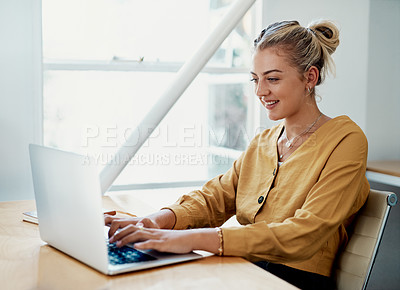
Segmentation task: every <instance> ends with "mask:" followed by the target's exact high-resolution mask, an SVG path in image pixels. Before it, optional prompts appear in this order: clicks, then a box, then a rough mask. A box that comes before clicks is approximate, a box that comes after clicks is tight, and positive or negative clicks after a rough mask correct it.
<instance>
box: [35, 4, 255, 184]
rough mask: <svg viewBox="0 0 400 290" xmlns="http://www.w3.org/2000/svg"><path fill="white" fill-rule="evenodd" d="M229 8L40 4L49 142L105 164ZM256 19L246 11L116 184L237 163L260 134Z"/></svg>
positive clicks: (207, 174)
mask: <svg viewBox="0 0 400 290" xmlns="http://www.w3.org/2000/svg"><path fill="white" fill-rule="evenodd" d="M232 2H233V1H229V0H226V1H224V0H210V1H205V0H204V1H203V0H202V1H194V0H169V1H165V0H151V1H140V0H70V1H62V0H43V67H44V78H43V79H44V88H43V91H44V93H43V104H44V105H43V106H44V108H43V109H44V120H43V122H44V124H43V127H44V133H43V135H44V144H45V145H48V146H53V147H57V148H61V149H64V150H68V151H74V152H77V153H80V154H87V155H91V156H93V157H94V159H95V160H96V162H97V164H98V165H99V169H101V168H102V167H103V166H105V165H106V164H107V162H109V161H111V160H112V158H113V156H114V154H115V152H116V151H117V149H118V147H119V146H121V145H122V144H124V142H125V140H126V138H127V136H129V134H130V132H131V131H132V130H134V129H135V127H136V125H137V124H138V122H139V121H140V120H141V119H142V118H143V117H144V116H145V115H146V113H147V112H148V111H149V110H150V108H151V107H152V105H153V104H154V103H155V102H157V100H158V97H160V95H161V94H162V93H163V92H164V90H165V89H166V88H167V86H168V85H169V84H170V83H171V82H172V80H173V77H174V75H175V73H176V72H177V71H178V70H179V68H180V67H181V66H182V65H183V64H184V62H185V61H186V60H187V59H189V58H190V57H191V54H192V53H194V52H195V51H196V48H197V47H198V46H199V45H200V44H201V43H202V41H203V40H204V39H205V38H206V36H207V35H208V33H209V32H210V31H211V30H212V29H213V27H215V26H216V24H218V22H219V20H220V18H221V16H222V15H223V14H224V13H225V12H226V10H227V9H228V8H229V5H230V4H231V3H232ZM177 7H179V9H177ZM253 22H254V17H252V14H251V12H249V13H247V14H246V16H245V17H244V18H243V20H242V21H241V23H240V24H239V25H238V26H237V28H236V29H235V30H234V31H233V32H232V33H231V35H230V37H229V38H227V39H226V41H225V42H224V43H223V44H222V45H221V47H220V48H219V49H218V51H217V52H216V53H215V55H214V56H213V57H212V59H211V60H210V61H209V62H208V64H207V66H206V67H205V68H204V69H203V71H202V72H201V73H200V74H199V75H198V76H197V78H196V79H195V80H194V81H193V83H192V84H191V85H190V87H189V88H188V89H187V90H186V92H185V93H184V94H183V95H182V97H181V98H180V99H179V101H178V102H177V103H176V104H175V106H174V107H173V108H172V109H171V111H170V112H169V113H168V115H167V116H166V117H165V118H164V120H163V121H162V123H161V124H160V126H159V127H158V128H156V129H155V131H154V132H153V134H152V136H151V137H150V138H149V139H148V140H147V141H146V143H145V144H144V145H143V146H142V148H141V149H140V150H139V151H138V153H137V154H136V155H135V157H134V158H133V159H132V160H131V162H130V163H129V164H128V166H127V167H126V168H125V169H124V171H123V172H122V173H121V175H120V176H119V177H118V179H117V180H116V182H115V183H114V184H135V183H160V182H171V181H179V182H182V181H183V182H189V181H195V180H199V181H202V180H206V179H209V178H211V177H214V176H215V175H216V174H219V173H223V172H225V171H226V170H227V169H228V168H229V167H230V166H231V163H232V162H233V160H234V159H236V158H237V157H238V155H239V154H240V152H241V151H242V150H244V149H245V147H246V146H247V144H248V142H249V140H250V139H251V138H252V136H253V135H254V132H255V130H254V127H255V126H254V123H255V122H254V120H253V116H255V115H256V114H253V111H254V107H255V106H254V99H255V98H253V97H252V94H253V93H252V92H251V87H250V84H249V81H248V80H249V76H248V69H249V64H250V60H251V43H252V39H253V35H254V33H253V31H252V30H253V29H252V27H253V26H254V25H253Z"/></svg>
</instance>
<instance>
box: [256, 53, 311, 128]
mask: <svg viewBox="0 0 400 290" xmlns="http://www.w3.org/2000/svg"><path fill="white" fill-rule="evenodd" d="M251 75H252V81H253V82H254V84H255V93H256V95H257V96H258V97H259V99H260V101H261V103H262V104H263V106H264V107H265V108H266V109H267V111H268V116H269V118H270V119H271V120H274V121H275V120H280V119H283V118H286V119H287V118H294V119H296V118H298V117H301V114H302V113H303V112H304V110H305V109H306V107H307V106H306V105H307V103H309V101H308V100H310V99H311V98H310V97H309V96H308V94H307V86H306V85H307V82H306V80H305V78H304V77H303V75H301V74H300V73H299V72H298V71H297V70H296V69H295V68H294V67H292V66H291V65H290V64H289V63H288V61H287V60H286V58H285V56H284V55H278V54H277V53H276V50H275V49H273V48H272V49H271V48H267V49H264V50H261V51H256V52H255V53H254V55H253V69H252V72H251ZM307 97H308V98H307Z"/></svg>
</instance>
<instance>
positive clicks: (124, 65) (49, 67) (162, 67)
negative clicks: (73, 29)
mask: <svg viewBox="0 0 400 290" xmlns="http://www.w3.org/2000/svg"><path fill="white" fill-rule="evenodd" d="M249 11H250V13H251V14H252V28H251V29H252V32H254V31H258V30H259V27H260V26H261V25H260V24H261V13H262V11H263V9H261V3H260V2H259V1H258V2H256V3H255V4H254V5H253V7H252V8H251V9H250V10H249ZM183 65H184V63H183V62H161V61H160V62H151V61H143V59H138V60H135V59H121V58H118V57H113V59H111V60H110V61H107V60H59V59H49V58H42V76H43V75H44V74H45V73H46V72H48V71H104V72H107V71H115V72H118V71H131V72H169V73H176V72H178V71H179V69H180V68H181V67H182V66H183ZM202 73H206V74H214V75H232V76H233V75H239V74H248V73H249V72H248V69H247V68H242V67H224V66H218V65H208V64H207V65H206V66H205V67H204V68H203V69H202V70H201V72H200V74H202ZM217 82H218V81H217ZM249 83H250V82H249ZM43 85H44V84H43ZM248 89H249V93H248V95H249V96H251V95H253V93H252V92H250V84H249V86H248ZM43 92H44V88H43V89H42V92H41V100H40V111H41V112H43V106H44V99H43ZM262 115H263V114H262V113H260V106H259V105H258V103H257V100H256V98H249V102H248V108H247V120H246V121H247V122H246V124H247V126H246V130H247V132H252V133H256V132H257V130H258V129H259V128H260V118H261V117H262ZM43 123H44V117H43V114H41V120H40V124H41V139H42V143H43V141H44V126H43ZM249 137H252V136H249ZM208 150H209V151H210V152H212V153H213V154H217V155H224V156H228V157H229V158H232V159H237V158H238V157H239V156H240V154H241V153H242V151H240V150H234V149H231V148H226V147H222V146H210V147H209V148H208ZM206 181H207V180H202V179H199V180H190V181H178V182H151V183H130V184H121V185H112V186H111V188H110V189H109V191H120V190H138V189H154V188H173V187H193V186H201V185H202V184H204V183H205V182H206Z"/></svg>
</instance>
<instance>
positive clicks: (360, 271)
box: [334, 189, 397, 290]
mask: <svg viewBox="0 0 400 290" xmlns="http://www.w3.org/2000/svg"><path fill="white" fill-rule="evenodd" d="M396 202H397V196H396V194H394V193H391V192H386V191H377V190H373V189H371V191H370V193H369V196H368V199H367V201H366V203H365V205H364V206H363V207H362V208H361V209H360V211H359V213H358V215H357V217H356V218H355V220H354V223H353V231H352V233H351V235H350V237H349V242H348V244H347V246H346V247H345V248H344V250H343V251H342V252H341V253H340V255H339V257H338V259H337V262H336V269H335V270H334V274H335V278H336V284H337V289H339V290H352V289H357V290H359V289H365V288H366V286H367V283H368V279H369V277H370V274H371V270H372V266H373V265H374V262H375V257H376V254H377V252H378V248H379V244H380V242H381V239H382V235H383V231H384V229H385V225H386V221H387V218H388V216H389V212H390V208H391V207H392V206H394V205H395V204H396Z"/></svg>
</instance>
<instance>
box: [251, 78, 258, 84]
mask: <svg viewBox="0 0 400 290" xmlns="http://www.w3.org/2000/svg"><path fill="white" fill-rule="evenodd" d="M250 81H251V82H253V83H258V79H256V78H251V79H250Z"/></svg>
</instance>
